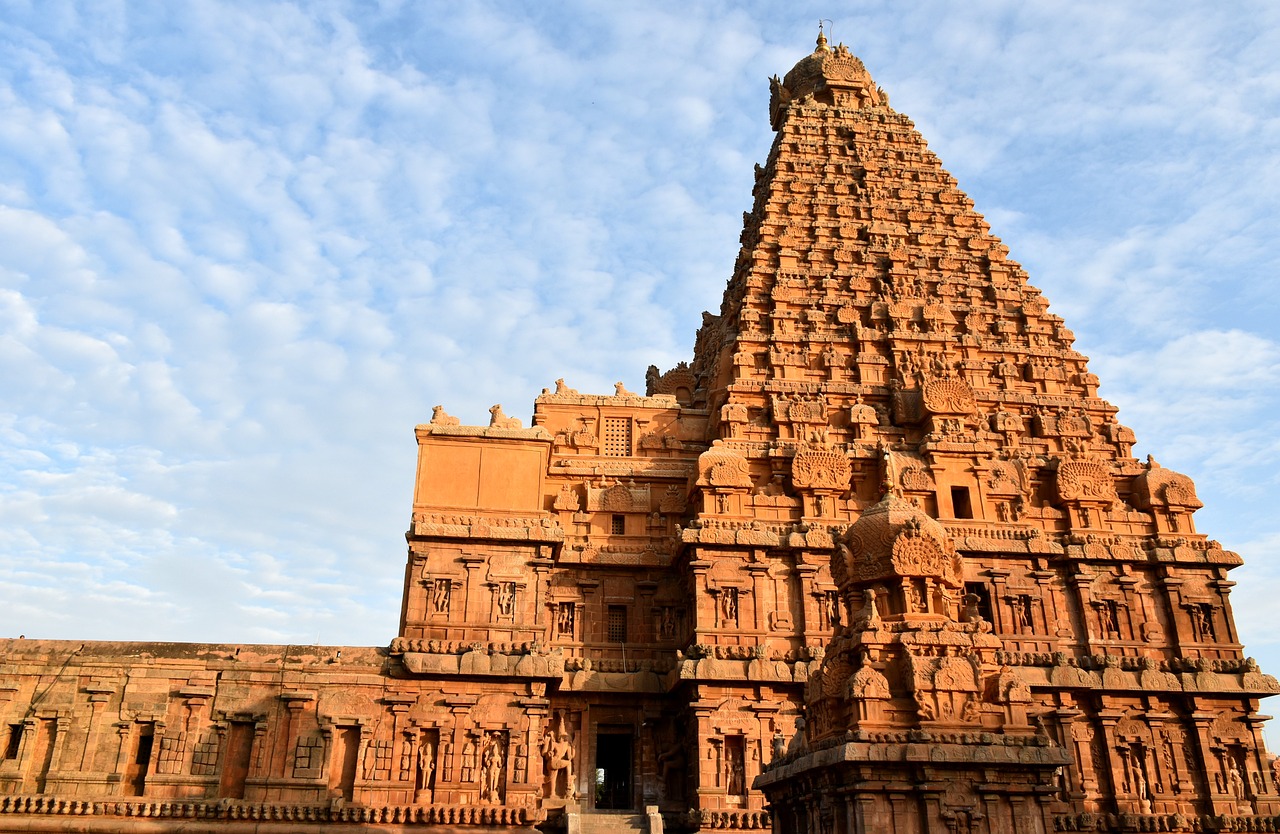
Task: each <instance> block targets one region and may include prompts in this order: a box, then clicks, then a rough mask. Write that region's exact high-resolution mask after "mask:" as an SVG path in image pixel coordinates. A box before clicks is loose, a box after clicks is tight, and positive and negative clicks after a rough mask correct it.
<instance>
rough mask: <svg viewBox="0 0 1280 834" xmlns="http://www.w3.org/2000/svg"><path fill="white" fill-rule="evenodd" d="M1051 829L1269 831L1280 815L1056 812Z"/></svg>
mask: <svg viewBox="0 0 1280 834" xmlns="http://www.w3.org/2000/svg"><path fill="white" fill-rule="evenodd" d="M1053 830H1054V831H1172V832H1190V831H1194V832H1201V831H1205V832H1208V831H1214V832H1217V831H1222V832H1226V831H1270V832H1280V817H1262V816H1216V815H1212V814H1200V815H1193V814H1059V815H1058V816H1056V817H1054V818H1053Z"/></svg>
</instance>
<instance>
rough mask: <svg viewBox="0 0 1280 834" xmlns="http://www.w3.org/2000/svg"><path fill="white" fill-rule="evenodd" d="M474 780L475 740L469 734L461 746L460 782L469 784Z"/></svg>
mask: <svg viewBox="0 0 1280 834" xmlns="http://www.w3.org/2000/svg"><path fill="white" fill-rule="evenodd" d="M475 780H476V741H475V739H473V738H471V737H470V736H468V737H467V743H466V744H464V745H463V747H462V782H463V783H464V784H470V783H472V782H474V781H475Z"/></svg>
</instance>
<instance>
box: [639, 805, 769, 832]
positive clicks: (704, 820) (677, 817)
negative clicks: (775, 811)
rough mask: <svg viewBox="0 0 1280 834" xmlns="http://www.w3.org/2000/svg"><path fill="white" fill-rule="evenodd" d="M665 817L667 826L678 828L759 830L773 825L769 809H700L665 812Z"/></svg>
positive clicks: (696, 829)
mask: <svg viewBox="0 0 1280 834" xmlns="http://www.w3.org/2000/svg"><path fill="white" fill-rule="evenodd" d="M663 817H664V822H665V826H666V827H667V828H671V829H676V830H679V829H684V828H692V829H693V830H695V831H701V830H704V829H713V830H729V831H735V830H736V831H759V830H768V829H769V828H771V827H772V822H771V821H770V819H769V812H768V811H739V810H711V809H698V810H693V811H690V812H688V813H687V814H663Z"/></svg>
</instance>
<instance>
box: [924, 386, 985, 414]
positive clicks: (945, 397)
mask: <svg viewBox="0 0 1280 834" xmlns="http://www.w3.org/2000/svg"><path fill="white" fill-rule="evenodd" d="M921 393H922V395H923V398H924V407H925V408H927V409H929V411H931V412H933V413H934V414H972V413H974V412H975V411H977V410H978V404H977V402H976V401H975V400H974V398H973V389H972V388H970V387H969V385H968V383H966V382H964V381H963V380H960V379H954V378H951V377H943V378H942V379H930V380H927V381H926V382H925V384H924V388H923V390H922V392H921Z"/></svg>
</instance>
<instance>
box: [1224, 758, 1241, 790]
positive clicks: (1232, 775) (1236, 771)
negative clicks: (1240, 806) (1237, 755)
mask: <svg viewBox="0 0 1280 834" xmlns="http://www.w3.org/2000/svg"><path fill="white" fill-rule="evenodd" d="M1227 783H1228V784H1229V785H1230V787H1231V795H1232V796H1234V797H1235V798H1236V799H1244V798H1245V796H1244V791H1245V784H1244V776H1242V775H1241V774H1240V763H1239V762H1237V761H1235V760H1234V759H1233V760H1231V761H1228V762H1227Z"/></svg>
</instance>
